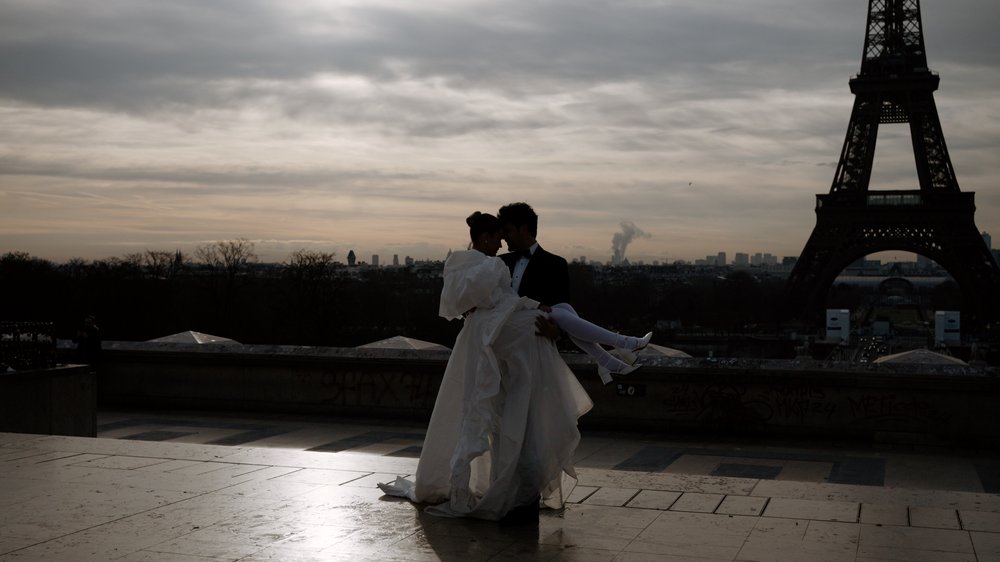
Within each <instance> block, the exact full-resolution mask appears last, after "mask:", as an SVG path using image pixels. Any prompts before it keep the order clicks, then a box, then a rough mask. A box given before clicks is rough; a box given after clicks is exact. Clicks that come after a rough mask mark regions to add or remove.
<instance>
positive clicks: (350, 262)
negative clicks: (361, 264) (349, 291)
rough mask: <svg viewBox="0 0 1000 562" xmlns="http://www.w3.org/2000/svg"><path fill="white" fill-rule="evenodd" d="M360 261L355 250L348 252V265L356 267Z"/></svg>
mask: <svg viewBox="0 0 1000 562" xmlns="http://www.w3.org/2000/svg"><path fill="white" fill-rule="evenodd" d="M357 261H358V257H357V256H355V255H354V250H351V251H350V252H347V265H351V266H353V265H355V264H356V263H357Z"/></svg>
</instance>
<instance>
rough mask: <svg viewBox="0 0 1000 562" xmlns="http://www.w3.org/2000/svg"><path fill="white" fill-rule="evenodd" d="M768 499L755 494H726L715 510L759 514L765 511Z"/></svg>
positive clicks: (725, 512) (727, 512) (739, 513)
mask: <svg viewBox="0 0 1000 562" xmlns="http://www.w3.org/2000/svg"><path fill="white" fill-rule="evenodd" d="M767 500H768V498H758V497H755V496H726V498H725V499H724V500H722V503H721V504H719V507H718V508H716V510H715V512H716V513H722V514H726V515H753V516H757V515H760V514H761V513H763V512H764V506H765V505H766V504H767Z"/></svg>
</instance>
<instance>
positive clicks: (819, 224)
mask: <svg viewBox="0 0 1000 562" xmlns="http://www.w3.org/2000/svg"><path fill="white" fill-rule="evenodd" d="M974 196H975V194H974V193H971V192H952V193H922V192H921V191H895V192H890V191H879V192H875V193H869V194H868V195H867V197H866V200H865V201H861V202H860V203H859V202H858V201H855V200H852V201H847V200H845V198H844V197H843V196H841V195H840V194H829V195H818V196H817V206H816V227H815V228H814V229H813V232H812V235H811V236H810V237H809V240H808V241H807V242H806V245H805V248H804V249H803V251H802V254H801V255H800V257H799V259H798V261H797V262H796V265H795V268H794V269H793V270H792V273H791V275H790V276H789V279H788V286H787V287H788V299H789V302H788V304H789V305H790V306H791V307H793V311H794V312H796V313H798V314H799V315H800V316H802V317H803V318H806V319H813V318H818V317H819V315H820V314H821V313H822V310H823V308H824V307H825V304H826V297H827V293H828V292H829V290H830V287H832V286H833V283H834V281H835V280H836V278H837V276H838V275H839V274H840V273H841V272H842V271H843V270H844V269H845V268H846V267H847V266H849V265H850V264H851V263H853V262H854V261H856V260H857V259H859V258H862V257H864V256H866V255H868V254H873V253H876V252H882V251H887V250H899V251H908V252H913V253H917V254H920V255H923V256H925V257H927V258H930V259H932V260H934V261H935V262H937V263H938V265H940V266H941V267H942V268H944V269H945V270H946V271H947V272H948V273H949V274H950V275H951V276H952V277H953V278H954V279H955V282H956V283H957V284H958V286H959V289H960V290H961V293H962V297H963V307H962V316H963V324H966V325H972V326H976V325H980V326H981V325H985V324H988V323H991V322H997V321H1000V268H998V267H997V264H996V262H995V260H994V259H993V256H992V255H991V254H990V251H989V249H988V248H987V247H986V243H985V242H984V241H983V238H982V236H981V235H980V233H979V229H978V228H976V224H975V220H974V214H975V203H974ZM854 199H856V197H855V198H854Z"/></svg>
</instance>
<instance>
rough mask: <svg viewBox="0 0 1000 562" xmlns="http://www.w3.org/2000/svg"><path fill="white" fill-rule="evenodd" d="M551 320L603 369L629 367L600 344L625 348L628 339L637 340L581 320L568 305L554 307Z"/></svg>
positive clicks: (612, 369)
mask: <svg viewBox="0 0 1000 562" xmlns="http://www.w3.org/2000/svg"><path fill="white" fill-rule="evenodd" d="M549 318H552V319H553V320H555V322H556V324H558V325H559V328H561V329H562V330H564V331H565V332H566V333H568V334H569V338H570V339H571V340H573V343H575V344H576V346H577V347H579V348H580V349H581V350H583V351H584V352H585V353H586V354H587V355H589V356H591V357H593V358H594V359H595V360H597V364H598V365H600V366H601V367H604V368H605V369H607V370H609V371H613V372H618V371H620V370H622V369H624V368H626V367H628V364H627V363H625V362H623V361H621V360H619V359H618V358H617V357H615V356H614V355H611V354H610V353H608V352H607V350H605V349H604V348H603V347H601V346H600V345H598V344H601V343H603V344H605V345H610V346H616V347H625V346H626V345H628V343H629V342H628V341H627V340H628V339H632V340H635V339H636V338H627V337H626V336H622V335H619V334H616V333H614V332H611V331H609V330H605V329H604V328H602V327H600V326H598V325H596V324H594V323H592V322H588V321H586V320H584V319H583V318H580V315H578V314H577V313H576V310H575V309H574V308H573V307H572V306H570V305H569V304H568V303H559V304H555V305H552V312H550V313H549Z"/></svg>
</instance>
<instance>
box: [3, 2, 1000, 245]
mask: <svg viewBox="0 0 1000 562" xmlns="http://www.w3.org/2000/svg"><path fill="white" fill-rule="evenodd" d="M867 8H868V2H867V1H866V0H740V1H735V0H732V1H714V2H713V1H705V0H659V1H657V0H633V1H604V0H588V1H587V2H581V1H579V0H574V1H568V0H554V1H537V0H499V1H464V0H427V1H425V2H412V1H404V0H356V1H350V0H348V1H321V0H295V1H287V0H284V1H279V0H169V1H163V0H155V1H154V0H149V1H143V0H82V1H81V0H0V253H2V252H6V251H10V250H21V251H27V252H30V253H31V254H32V255H35V256H39V257H43V258H48V259H54V260H64V259H67V258H70V257H74V256H79V257H83V258H86V259H96V258H104V257H109V256H121V255H123V254H125V253H128V252H134V251H142V250H145V249H155V250H173V249H178V248H179V249H181V250H184V251H191V250H193V248H194V247H195V246H197V245H198V244H203V243H205V242H208V241H212V240H220V239H229V238H236V237H245V238H248V239H251V240H253V241H254V242H255V243H256V245H257V250H258V253H259V254H260V256H261V258H262V259H264V260H267V261H283V260H285V259H287V257H288V254H289V253H290V252H291V251H293V250H296V249H299V248H306V249H310V250H320V251H326V252H336V253H337V255H338V256H339V257H340V258H341V259H345V258H346V255H347V252H348V250H351V249H354V250H355V251H356V252H357V253H358V255H359V256H360V257H361V258H362V259H366V260H367V259H369V258H370V256H371V255H372V254H381V256H382V260H383V262H385V261H388V260H390V259H391V256H392V255H393V254H399V255H400V258H402V257H403V256H405V255H411V256H413V257H416V258H424V257H426V258H441V257H443V256H444V254H445V253H446V252H447V250H448V249H449V248H454V249H459V248H462V247H464V245H465V244H466V242H467V231H466V228H465V224H464V218H465V216H466V215H468V214H469V213H471V212H472V211H474V210H483V211H490V212H496V209H497V208H498V207H499V206H500V205H502V204H504V203H507V202H511V201H520V200H524V201H528V202H529V203H531V204H532V205H533V206H534V207H535V209H536V210H537V211H538V213H539V215H540V216H541V222H540V228H539V241H540V242H541V244H542V245H543V246H545V247H546V248H547V249H549V250H550V251H554V252H556V253H559V254H562V255H564V256H566V257H568V258H573V257H577V256H580V255H585V256H587V257H588V259H600V260H607V259H609V258H610V256H611V243H612V239H613V237H614V235H615V233H616V232H618V231H619V229H620V224H621V223H622V221H632V222H633V223H635V225H637V226H638V227H639V228H641V229H642V230H643V231H645V232H647V233H649V236H648V237H645V238H638V239H636V240H635V241H634V242H633V243H632V245H631V246H630V247H629V248H628V250H627V257H628V258H629V259H632V260H638V259H645V260H654V259H659V260H663V259H668V260H670V261H673V260H675V259H689V260H690V259H695V258H700V257H704V256H705V255H706V254H715V253H716V252H719V251H726V252H727V253H728V254H729V256H730V259H732V258H731V256H732V255H733V254H734V253H735V252H747V253H754V252H770V253H773V254H776V255H778V256H784V255H798V254H799V252H800V251H801V250H802V247H803V245H804V244H805V241H806V239H807V238H808V237H809V234H810V233H811V231H812V228H813V226H814V225H815V215H814V213H813V205H814V196H815V194H817V193H827V192H828V191H829V189H830V184H831V182H832V180H833V173H834V166H835V165H836V161H837V158H838V157H839V155H840V149H841V145H842V143H843V139H844V134H845V132H846V128H847V124H848V120H849V117H850V112H851V106H852V103H853V101H854V98H853V95H852V94H851V93H850V90H849V88H848V80H849V79H850V78H851V76H852V75H853V74H856V73H857V71H858V70H859V68H860V64H861V52H862V46H863V41H864V34H865V21H866V16H867ZM921 8H922V12H923V23H924V36H925V40H926V45H927V51H928V59H929V62H930V66H931V68H932V70H934V71H936V72H938V73H939V74H940V75H941V88H940V90H939V91H938V92H937V93H936V95H935V99H936V101H937V106H938V111H939V114H940V116H941V120H942V127H943V129H944V133H945V138H946V140H947V142H948V147H949V150H950V152H951V157H952V161H953V163H954V165H955V168H956V173H957V175H958V179H959V185H960V186H961V188H962V190H963V191H975V192H976V200H977V206H978V210H977V213H976V222H977V225H978V226H979V228H980V229H981V230H986V231H992V232H993V233H994V236H995V237H997V238H998V239H1000V165H998V159H1000V126H998V125H1000V96H998V95H997V93H998V90H1000V34H998V33H997V32H996V25H997V24H998V23H1000V2H997V0H925V1H924V2H923V3H922V6H921ZM876 158H877V162H876V165H875V170H874V178H873V183H872V189H880V188H882V189H886V188H897V189H899V188H916V187H917V178H916V171H915V168H914V164H913V157H912V152H911V149H910V142H909V133H908V129H907V128H906V126H905V125H902V126H900V125H896V126H886V125H883V126H882V128H881V131H880V135H879V146H878V149H877V150H876Z"/></svg>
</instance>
